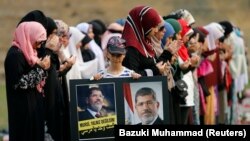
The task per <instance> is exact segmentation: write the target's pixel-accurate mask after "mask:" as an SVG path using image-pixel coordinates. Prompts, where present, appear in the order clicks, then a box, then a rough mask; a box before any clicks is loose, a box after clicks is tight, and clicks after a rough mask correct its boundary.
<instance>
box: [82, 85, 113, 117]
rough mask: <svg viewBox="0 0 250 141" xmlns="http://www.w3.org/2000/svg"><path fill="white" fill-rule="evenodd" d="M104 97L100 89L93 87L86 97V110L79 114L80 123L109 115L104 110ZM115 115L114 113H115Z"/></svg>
mask: <svg viewBox="0 0 250 141" xmlns="http://www.w3.org/2000/svg"><path fill="white" fill-rule="evenodd" d="M103 100H104V95H103V93H102V91H101V89H100V88H99V87H91V88H90V89H89V93H88V95H87V97H86V105H87V107H86V109H85V110H84V111H81V112H79V113H78V114H79V121H81V120H87V119H93V118H99V117H104V116H107V115H108V112H107V110H105V109H104V108H103V105H104V104H103ZM113 114H114V113H113Z"/></svg>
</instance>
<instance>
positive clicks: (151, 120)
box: [135, 87, 163, 125]
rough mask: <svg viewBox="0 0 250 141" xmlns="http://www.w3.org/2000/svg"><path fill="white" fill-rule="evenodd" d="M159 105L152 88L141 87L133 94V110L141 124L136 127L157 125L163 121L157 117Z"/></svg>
mask: <svg viewBox="0 0 250 141" xmlns="http://www.w3.org/2000/svg"><path fill="white" fill-rule="evenodd" d="M159 106H160V103H159V101H158V100H157V97H156V93H155V91H154V90H153V89H152V88H149V87H143V88H141V89H139V90H138V91H137V92H136V94H135V110H136V112H137V114H138V117H139V119H140V121H141V123H138V125H159V124H163V120H162V119H161V118H160V117H159V115H158V110H159Z"/></svg>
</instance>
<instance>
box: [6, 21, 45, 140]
mask: <svg viewBox="0 0 250 141" xmlns="http://www.w3.org/2000/svg"><path fill="white" fill-rule="evenodd" d="M46 39H47V37H46V30H45V29H44V27H43V26H42V25H41V24H40V23H38V22H22V23H20V24H19V25H18V26H17V28H16V30H15V34H14V39H13V42H12V46H11V48H10V49H9V51H8V53H7V56H6V58H5V62H4V67H5V74H6V75H5V77H6V90H7V103H8V117H9V137H10V140H13V141H16V140H18V141H44V105H43V96H44V93H43V86H44V82H45V79H46V73H45V70H46V69H48V68H49V67H50V61H49V59H50V58H49V57H48V56H46V57H44V59H43V60H41V59H39V58H38V56H37V51H36V49H37V48H40V47H41V44H42V43H43V42H44V41H45V40H46Z"/></svg>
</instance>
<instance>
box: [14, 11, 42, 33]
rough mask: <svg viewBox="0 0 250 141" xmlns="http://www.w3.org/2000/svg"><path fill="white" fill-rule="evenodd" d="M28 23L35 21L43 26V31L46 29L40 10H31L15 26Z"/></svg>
mask: <svg viewBox="0 0 250 141" xmlns="http://www.w3.org/2000/svg"><path fill="white" fill-rule="evenodd" d="M28 21H36V22H39V23H40V24H42V25H43V27H44V28H45V29H47V18H46V16H45V15H44V13H43V12H42V11H40V10H33V11H30V12H29V13H27V14H26V15H25V16H24V17H23V18H22V19H21V21H20V22H19V23H18V24H17V26H18V25H19V24H20V23H22V22H28Z"/></svg>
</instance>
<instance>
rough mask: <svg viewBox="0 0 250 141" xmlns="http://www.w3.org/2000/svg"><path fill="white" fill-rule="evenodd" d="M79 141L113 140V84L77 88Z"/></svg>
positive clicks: (115, 122)
mask: <svg viewBox="0 0 250 141" xmlns="http://www.w3.org/2000/svg"><path fill="white" fill-rule="evenodd" d="M77 105H78V106H77V112H78V132H79V133H78V135H79V140H89V139H91V140H95V139H105V138H113V136H114V135H113V132H114V125H115V124H117V119H116V118H117V117H116V108H115V107H116V106H115V91H114V84H113V83H105V84H86V85H81V86H78V87H77Z"/></svg>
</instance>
